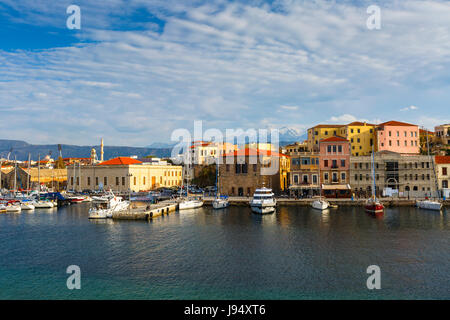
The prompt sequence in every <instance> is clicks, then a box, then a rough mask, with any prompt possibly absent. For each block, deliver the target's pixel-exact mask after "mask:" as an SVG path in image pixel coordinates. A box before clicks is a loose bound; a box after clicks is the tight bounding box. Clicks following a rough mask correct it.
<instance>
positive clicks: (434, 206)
mask: <svg viewBox="0 0 450 320" xmlns="http://www.w3.org/2000/svg"><path fill="white" fill-rule="evenodd" d="M416 206H417V207H418V208H420V209H428V210H436V211H440V210H441V209H442V203H440V202H438V201H431V200H422V201H416Z"/></svg>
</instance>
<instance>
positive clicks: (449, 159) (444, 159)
mask: <svg viewBox="0 0 450 320" xmlns="http://www.w3.org/2000/svg"><path fill="white" fill-rule="evenodd" d="M435 161H436V163H437V164H450V156H436V157H435Z"/></svg>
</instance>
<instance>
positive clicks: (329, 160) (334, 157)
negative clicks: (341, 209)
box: [319, 136, 351, 198]
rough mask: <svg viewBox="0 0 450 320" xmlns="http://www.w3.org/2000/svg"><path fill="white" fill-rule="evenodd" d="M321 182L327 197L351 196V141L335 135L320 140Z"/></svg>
mask: <svg viewBox="0 0 450 320" xmlns="http://www.w3.org/2000/svg"><path fill="white" fill-rule="evenodd" d="M319 150H320V151H319V166H320V182H321V184H322V185H323V190H322V192H323V194H324V195H325V196H326V197H333V198H334V197H349V196H350V186H349V181H350V172H349V170H350V155H351V152H350V141H348V140H347V139H345V138H343V137H339V136H334V137H330V138H327V139H322V140H320V149H319Z"/></svg>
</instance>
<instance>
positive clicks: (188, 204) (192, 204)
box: [178, 182, 203, 210]
mask: <svg viewBox="0 0 450 320" xmlns="http://www.w3.org/2000/svg"><path fill="white" fill-rule="evenodd" d="M202 206H203V199H201V198H200V197H190V196H189V182H188V183H187V187H186V198H184V199H183V200H182V201H181V202H180V203H179V204H178V209H179V210H185V209H195V208H200V207H202Z"/></svg>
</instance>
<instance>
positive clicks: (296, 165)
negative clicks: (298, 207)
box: [287, 147, 320, 197]
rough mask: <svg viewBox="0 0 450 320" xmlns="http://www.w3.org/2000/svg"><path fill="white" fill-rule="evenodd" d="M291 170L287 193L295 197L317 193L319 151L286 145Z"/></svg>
mask: <svg viewBox="0 0 450 320" xmlns="http://www.w3.org/2000/svg"><path fill="white" fill-rule="evenodd" d="M287 150H288V152H287V155H288V156H289V157H290V161H291V170H290V174H289V193H290V195H291V196H295V197H308V196H314V195H319V190H320V188H319V171H318V166H319V153H318V152H308V151H303V150H304V149H303V148H301V147H300V148H296V147H288V148H287Z"/></svg>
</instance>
